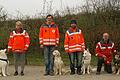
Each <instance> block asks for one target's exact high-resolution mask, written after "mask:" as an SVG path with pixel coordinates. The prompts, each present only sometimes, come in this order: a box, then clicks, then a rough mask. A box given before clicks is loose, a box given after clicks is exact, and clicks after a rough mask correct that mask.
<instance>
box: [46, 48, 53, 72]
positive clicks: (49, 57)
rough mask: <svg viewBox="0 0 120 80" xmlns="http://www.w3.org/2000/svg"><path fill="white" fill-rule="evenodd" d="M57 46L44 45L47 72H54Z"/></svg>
mask: <svg viewBox="0 0 120 80" xmlns="http://www.w3.org/2000/svg"><path fill="white" fill-rule="evenodd" d="M54 49H55V46H44V61H45V72H46V73H50V72H53V65H54V63H53V54H52V53H53V51H54Z"/></svg>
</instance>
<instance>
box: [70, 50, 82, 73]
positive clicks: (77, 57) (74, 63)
mask: <svg viewBox="0 0 120 80" xmlns="http://www.w3.org/2000/svg"><path fill="white" fill-rule="evenodd" d="M68 55H69V59H70V69H71V71H72V72H75V68H77V72H80V71H81V67H82V58H83V53H82V52H73V53H68Z"/></svg>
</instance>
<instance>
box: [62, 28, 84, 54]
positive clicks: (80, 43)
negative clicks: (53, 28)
mask: <svg viewBox="0 0 120 80" xmlns="http://www.w3.org/2000/svg"><path fill="white" fill-rule="evenodd" d="M64 48H65V51H66V52H68V53H72V52H82V51H83V50H84V49H85V44H84V38H83V35H82V32H81V30H80V29H76V31H75V32H74V31H72V29H71V28H70V29H69V30H67V32H66V34H65V40H64Z"/></svg>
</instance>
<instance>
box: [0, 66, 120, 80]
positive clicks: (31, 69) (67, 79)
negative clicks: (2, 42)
mask: <svg viewBox="0 0 120 80" xmlns="http://www.w3.org/2000/svg"><path fill="white" fill-rule="evenodd" d="M9 73H10V76H7V77H0V80H120V75H115V74H105V73H102V74H101V75H96V74H95V73H91V74H90V75H87V74H86V75H69V74H67V75H62V76H43V74H44V67H43V66H26V68H25V76H20V75H19V76H16V77H14V76H13V74H14V67H13V66H10V67H9Z"/></svg>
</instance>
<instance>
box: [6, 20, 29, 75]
mask: <svg viewBox="0 0 120 80" xmlns="http://www.w3.org/2000/svg"><path fill="white" fill-rule="evenodd" d="M29 44H30V39H29V35H28V33H27V32H26V30H23V28H22V23H21V22H20V21H17V22H16V29H15V30H13V31H12V32H11V33H10V38H9V42H8V52H10V51H12V52H13V55H14V62H15V63H14V64H15V73H14V76H17V75H18V65H19V64H20V65H21V76H23V75H24V66H25V53H26V51H27V49H28V47H29Z"/></svg>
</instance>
